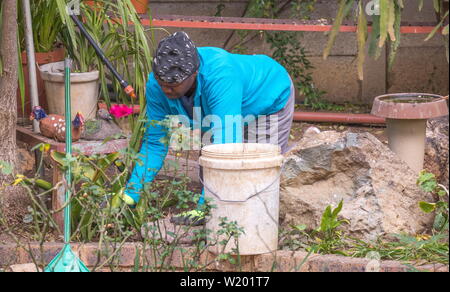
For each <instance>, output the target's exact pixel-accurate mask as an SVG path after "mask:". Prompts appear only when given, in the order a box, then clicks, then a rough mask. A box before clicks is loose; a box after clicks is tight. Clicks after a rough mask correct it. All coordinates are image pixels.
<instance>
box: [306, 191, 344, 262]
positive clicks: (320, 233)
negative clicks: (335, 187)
mask: <svg viewBox="0 0 450 292" xmlns="http://www.w3.org/2000/svg"><path fill="white" fill-rule="evenodd" d="M342 207H343V201H342V200H341V202H340V203H339V205H338V206H337V207H336V208H335V209H332V208H331V206H328V207H327V208H326V209H325V212H324V213H323V215H322V221H321V223H320V226H319V228H317V229H316V230H315V231H314V233H313V234H314V236H315V239H316V242H317V244H315V245H313V247H312V249H313V250H314V251H315V252H318V253H324V254H334V253H337V254H344V255H345V253H343V252H342V251H341V250H340V249H342V248H343V247H344V243H343V233H342V231H341V230H339V229H338V228H339V226H341V225H342V224H344V223H346V224H348V223H349V222H348V221H347V220H339V219H338V216H339V213H340V212H341V210H342Z"/></svg>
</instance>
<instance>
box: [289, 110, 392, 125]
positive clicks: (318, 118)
mask: <svg viewBox="0 0 450 292" xmlns="http://www.w3.org/2000/svg"><path fill="white" fill-rule="evenodd" d="M294 121H296V122H329V123H346V124H385V123H386V120H385V119H384V118H380V117H377V116H374V115H371V114H348V113H342V114H341V113H315V112H294Z"/></svg>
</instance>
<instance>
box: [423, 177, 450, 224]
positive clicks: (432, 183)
mask: <svg viewBox="0 0 450 292" xmlns="http://www.w3.org/2000/svg"><path fill="white" fill-rule="evenodd" d="M417 185H419V186H420V188H421V189H422V190H424V191H425V192H429V193H432V194H435V195H437V196H438V197H439V200H438V202H436V203H429V202H424V201H421V202H419V207H420V209H421V210H422V211H423V212H425V213H432V212H435V214H436V216H435V219H434V224H433V229H434V231H435V232H443V231H445V232H448V227H449V222H448V219H449V213H448V196H449V194H448V190H447V188H446V187H445V186H444V185H442V184H439V183H437V181H436V176H435V175H434V174H432V173H429V172H426V171H422V172H421V173H420V176H419V179H418V180H417Z"/></svg>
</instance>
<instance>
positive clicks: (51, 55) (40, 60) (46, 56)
mask: <svg viewBox="0 0 450 292" xmlns="http://www.w3.org/2000/svg"><path fill="white" fill-rule="evenodd" d="M64 54H65V50H64V48H58V49H55V50H53V51H51V52H48V53H35V60H36V63H37V64H38V65H39V66H42V65H45V64H48V63H52V62H59V61H62V60H64ZM22 67H23V74H24V79H25V103H24V110H25V111H24V112H25V117H28V116H29V115H30V113H31V97H30V89H29V86H30V85H29V84H30V81H29V77H28V74H29V73H28V59H27V53H26V52H22ZM36 72H37V74H36V75H37V76H36V77H37V85H38V96H39V105H41V106H42V107H43V108H44V109H45V110H48V103H47V98H46V93H45V86H44V81H43V80H42V78H41V76H40V74H39V73H38V72H39V69H38V68H37V66H36ZM17 113H18V115H19V117H21V116H22V100H21V95H20V89H17Z"/></svg>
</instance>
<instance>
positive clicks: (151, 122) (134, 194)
mask: <svg viewBox="0 0 450 292" xmlns="http://www.w3.org/2000/svg"><path fill="white" fill-rule="evenodd" d="M150 93H151V89H150V88H149V87H147V94H146V95H147V106H146V109H147V119H148V121H147V122H146V125H145V132H144V137H143V140H142V147H141V150H140V151H139V156H140V160H141V161H142V164H139V163H136V166H135V167H134V170H133V173H132V175H131V178H130V180H129V181H128V184H127V188H126V190H125V195H126V196H128V198H127V197H125V200H126V201H127V203H128V204H130V205H131V204H132V203H133V202H130V201H129V199H130V198H131V199H133V201H134V203H137V202H138V201H139V199H140V195H141V192H142V189H143V185H144V183H149V182H151V181H153V179H154V178H155V176H156V174H157V173H158V172H159V170H160V169H161V167H162V165H163V162H164V159H165V157H166V155H167V151H168V145H164V144H163V143H161V141H160V140H161V138H163V137H164V136H165V135H166V132H165V131H164V129H163V127H162V126H160V125H157V124H156V122H159V121H162V120H164V119H165V117H166V115H167V113H166V111H165V109H164V107H163V106H162V104H161V103H160V102H159V101H158V100H157V98H155V97H154V96H151V95H150Z"/></svg>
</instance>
